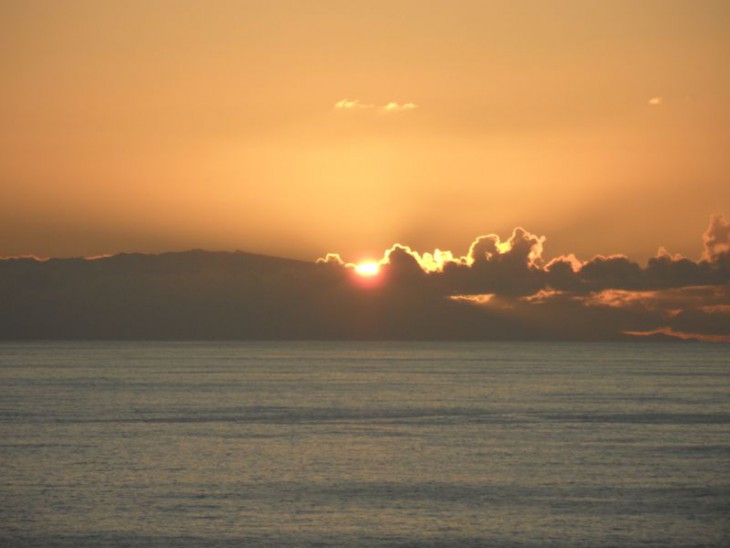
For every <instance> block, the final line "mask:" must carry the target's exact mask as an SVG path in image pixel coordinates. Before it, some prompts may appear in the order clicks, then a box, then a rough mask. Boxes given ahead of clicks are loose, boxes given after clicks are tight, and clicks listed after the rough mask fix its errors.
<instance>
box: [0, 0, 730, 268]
mask: <svg viewBox="0 0 730 548" xmlns="http://www.w3.org/2000/svg"><path fill="white" fill-rule="evenodd" d="M729 28H730V4H728V3H727V2H726V1H724V0H721V1H698V0H694V1H686V2H676V1H641V2H635V1H625V2H624V1H606V2H585V1H583V0H575V1H562V2H545V1H533V2H512V1H503V2H489V1H487V0H478V1H451V2H439V1H434V2H428V3H424V2H416V1H395V2H379V1H369V2H345V1H341V2H330V1H311V2H293V1H288V2H284V1H273V0H267V1H265V2H264V1H262V2H245V1H230V2H227V1H218V2H205V3H203V2H184V1H175V2H172V1H170V2H161V1H157V2H152V1H148V0H146V1H130V2H97V1H88V2H77V1H66V2H55V1H53V2H33V1H27V0H24V1H17V2H16V1H5V2H3V3H2V5H1V6H0V65H1V66H2V70H1V71H0V256H7V255H18V254H36V255H42V256H74V255H97V254H101V253H117V252H121V251H145V252H155V251H164V250H179V249H189V248H206V249H227V250H233V249H242V250H246V251H254V252H261V253H268V254H273V255H282V256H289V257H296V258H302V259H309V260H314V259H315V258H316V257H318V256H322V255H323V254H324V253H326V252H328V251H336V252H339V253H341V254H342V255H343V257H345V258H346V259H347V260H353V261H357V260H360V259H362V258H365V257H366V256H371V257H380V256H382V251H383V249H385V248H387V247H389V246H390V245H391V244H392V243H393V242H396V241H398V242H402V243H404V244H407V245H410V246H411V247H413V248H417V249H422V250H432V249H433V248H435V247H439V248H441V249H451V250H453V251H454V252H455V253H458V254H463V253H465V252H466V250H467V248H468V246H469V244H470V243H471V241H472V240H473V239H474V237H475V236H477V235H479V234H486V233H492V232H494V233H498V234H500V235H502V236H503V237H505V238H506V237H508V236H509V234H510V233H511V231H512V228H513V227H514V226H517V225H521V226H524V227H525V228H526V229H528V230H529V231H531V232H533V233H537V234H544V235H546V236H547V238H548V239H547V242H546V243H545V249H546V253H545V254H546V255H547V256H553V255H558V254H562V253H567V252H575V253H576V254H578V255H579V256H591V255H593V254H596V253H604V254H607V253H617V252H626V253H629V254H630V255H631V256H633V257H636V258H645V257H648V256H650V255H653V254H654V253H655V251H656V249H657V247H658V246H660V245H662V246H665V247H667V248H668V249H669V250H670V251H671V252H681V253H684V254H686V255H688V256H690V257H693V258H696V257H697V256H698V255H699V253H700V252H701V249H700V246H698V234H701V232H702V231H703V230H704V228H705V227H706V226H707V223H708V219H709V216H710V214H711V213H726V214H728V213H730V207H728V206H730V154H728V152H727V151H728V150H730V101H729V100H728V98H730V71H728V70H727V62H728V61H727V60H728V59H730V33H728V29H729ZM344 99H348V100H350V101H354V100H358V101H359V102H358V103H340V104H341V106H348V105H349V106H350V107H351V108H338V107H337V106H336V105H337V103H338V102H341V101H342V100H344ZM390 103H395V104H396V105H397V106H396V107H394V106H393V105H391V108H390V109H385V108H384V107H385V106H386V105H389V104H390ZM407 104H410V106H409V108H402V107H403V106H404V105H407Z"/></svg>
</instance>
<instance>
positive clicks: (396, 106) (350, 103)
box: [334, 98, 418, 113]
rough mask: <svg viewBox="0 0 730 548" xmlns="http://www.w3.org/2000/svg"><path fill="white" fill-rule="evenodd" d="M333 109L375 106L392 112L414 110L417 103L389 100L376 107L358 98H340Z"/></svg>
mask: <svg viewBox="0 0 730 548" xmlns="http://www.w3.org/2000/svg"><path fill="white" fill-rule="evenodd" d="M334 108H335V110H366V109H375V108H377V109H378V111H379V112H382V113H394V112H405V111H408V110H415V109H417V108H418V105H417V104H415V103H396V102H395V101H391V102H389V103H386V104H385V105H383V106H381V107H378V106H377V105H374V104H371V103H363V102H362V101H360V99H348V98H345V99H340V100H339V101H337V102H336V103H335V105H334Z"/></svg>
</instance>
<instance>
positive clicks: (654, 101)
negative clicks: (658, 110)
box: [647, 97, 664, 107]
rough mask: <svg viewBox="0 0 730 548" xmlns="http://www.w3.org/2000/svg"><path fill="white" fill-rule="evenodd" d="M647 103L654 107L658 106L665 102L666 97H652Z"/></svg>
mask: <svg viewBox="0 0 730 548" xmlns="http://www.w3.org/2000/svg"><path fill="white" fill-rule="evenodd" d="M647 103H648V104H649V105H651V106H652V107H658V106H660V105H662V103H664V98H663V97H652V98H651V99H649V100H648V101H647Z"/></svg>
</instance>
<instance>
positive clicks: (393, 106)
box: [380, 102, 418, 112]
mask: <svg viewBox="0 0 730 548" xmlns="http://www.w3.org/2000/svg"><path fill="white" fill-rule="evenodd" d="M417 108H418V105H417V104H415V103H402V104H399V103H394V102H392V103H388V104H387V105H385V106H383V107H382V108H381V109H380V110H381V112H403V111H406V110H415V109H417Z"/></svg>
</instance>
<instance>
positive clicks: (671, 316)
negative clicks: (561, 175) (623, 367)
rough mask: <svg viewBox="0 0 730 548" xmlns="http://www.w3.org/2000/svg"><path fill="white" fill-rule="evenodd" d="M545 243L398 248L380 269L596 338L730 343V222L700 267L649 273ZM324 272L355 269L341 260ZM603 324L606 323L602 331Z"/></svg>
mask: <svg viewBox="0 0 730 548" xmlns="http://www.w3.org/2000/svg"><path fill="white" fill-rule="evenodd" d="M545 242H546V238H545V237H544V236H538V235H535V234H532V233H530V232H528V231H527V230H525V229H523V228H516V229H515V230H514V231H513V232H512V235H511V236H510V237H509V238H508V239H507V240H504V241H502V240H501V239H500V237H499V236H498V235H496V234H488V235H485V236H479V237H478V238H476V239H475V240H474V241H473V242H472V244H471V245H470V247H469V250H468V252H467V254H466V255H464V256H457V255H455V254H454V253H453V252H451V251H443V250H439V249H437V250H435V251H434V252H432V253H419V252H418V251H416V250H413V249H411V248H409V247H408V246H405V245H402V244H396V245H394V246H393V247H391V248H390V249H388V250H386V252H385V253H384V255H383V258H382V259H381V260H380V265H381V269H382V277H383V282H382V283H384V284H396V285H397V284H404V285H407V286H408V287H409V288H415V287H418V288H420V291H421V292H422V294H424V295H432V296H433V295H437V296H439V297H441V298H446V299H449V300H450V301H452V302H456V303H461V304H467V305H472V306H476V307H480V308H482V309H484V310H489V311H491V312H499V311H501V312H502V313H505V314H508V315H510V316H512V317H515V316H516V317H522V318H525V320H526V321H527V322H528V323H531V322H534V321H536V320H537V319H538V318H539V317H544V320H545V322H546V323H550V322H551V321H553V320H555V319H557V318H562V317H563V316H565V315H569V316H570V317H571V318H580V321H581V322H583V321H586V322H587V323H586V325H590V326H591V328H590V329H597V330H599V331H598V332H596V335H595V336H596V338H600V337H601V334H605V333H606V332H609V333H613V334H614V335H617V334H620V333H621V334H629V335H633V336H636V337H641V336H654V338H680V339H690V338H691V339H697V340H707V341H725V340H728V341H730V290H729V289H728V284H730V223H728V221H727V219H726V218H725V217H724V216H721V215H715V216H713V217H712V218H711V221H710V226H709V227H708V229H707V230H706V231H705V233H704V235H703V244H704V245H703V250H702V254H701V259H699V260H697V261H693V260H691V259H688V258H684V257H682V256H680V255H672V254H670V253H669V252H667V251H666V250H664V249H660V251H659V252H658V253H657V256H656V257H653V258H651V259H649V261H648V262H647V264H646V265H645V266H642V265H640V264H639V263H637V262H635V261H633V260H631V259H629V258H628V257H627V256H624V255H611V256H601V255H599V256H596V257H593V258H592V259H589V260H581V259H579V258H577V257H575V256H574V255H568V256H560V257H556V258H552V259H549V260H548V259H546V258H545V256H544V247H545ZM320 263H322V264H329V265H337V267H339V268H342V269H351V268H353V267H354V265H352V264H349V263H347V262H345V261H344V260H343V259H342V258H341V257H340V256H339V255H337V254H328V255H327V256H326V257H324V258H323V259H320ZM546 311H547V313H546ZM599 317H600V318H601V319H602V320H603V323H601V322H599V323H596V322H595V320H596V318H599ZM591 318H592V320H593V321H591ZM609 319H611V320H612V321H611V322H608V320H609ZM606 322H608V323H606ZM622 322H623V323H625V325H623V327H622ZM569 323H570V322H568V323H567V324H566V325H568V324H569ZM577 327H578V326H576V328H577ZM601 330H603V331H601ZM606 330H607V331H606ZM549 331H554V329H550V330H549ZM583 331H584V330H583V329H574V330H573V331H572V332H571V331H570V330H568V331H567V332H566V333H564V335H562V336H564V337H566V338H570V337H571V334H572V335H576V336H578V335H579V334H581V333H583ZM578 338H584V337H583V336H580V337H578ZM588 338H590V337H588Z"/></svg>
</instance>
